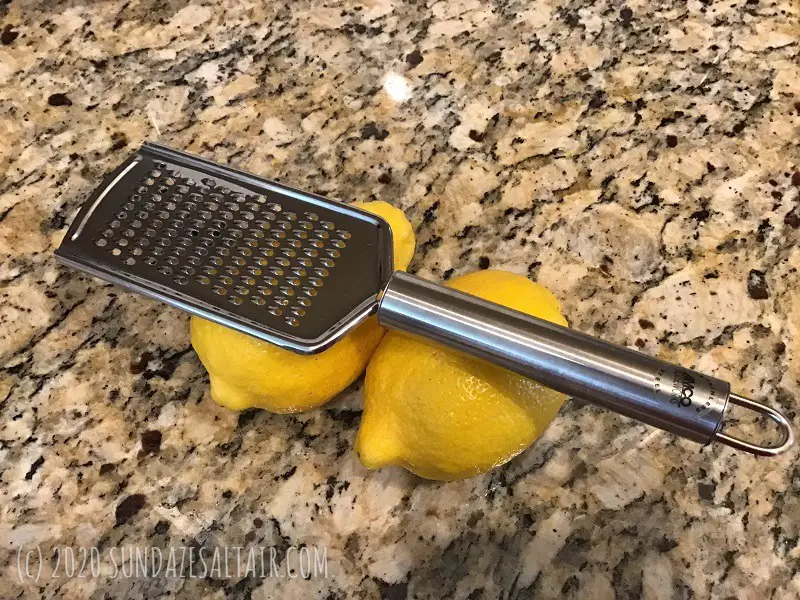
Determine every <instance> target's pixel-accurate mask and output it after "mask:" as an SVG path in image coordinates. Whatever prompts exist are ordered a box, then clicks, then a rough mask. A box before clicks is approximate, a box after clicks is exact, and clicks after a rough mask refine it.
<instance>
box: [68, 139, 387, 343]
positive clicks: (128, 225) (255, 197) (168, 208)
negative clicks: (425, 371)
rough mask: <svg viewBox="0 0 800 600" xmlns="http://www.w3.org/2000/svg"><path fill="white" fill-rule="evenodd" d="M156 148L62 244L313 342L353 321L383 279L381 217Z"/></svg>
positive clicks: (107, 266)
mask: <svg viewBox="0 0 800 600" xmlns="http://www.w3.org/2000/svg"><path fill="white" fill-rule="evenodd" d="M157 151H161V152H162V153H163V149H160V148H156V149H155V152H157ZM152 153H154V150H153V149H152V148H150V147H148V146H146V147H145V148H143V150H142V151H140V153H139V155H138V156H137V157H135V158H134V159H132V162H130V163H128V164H126V165H123V166H122V167H120V169H119V170H118V172H117V173H116V174H115V175H116V176H117V180H116V182H115V183H114V181H113V180H112V187H111V190H110V192H108V193H106V194H105V195H104V194H103V192H102V191H101V190H102V189H103V187H104V186H102V187H101V190H98V192H99V195H98V193H97V192H96V196H97V197H99V198H100V200H99V203H98V200H97V198H94V202H92V200H91V199H90V202H88V203H87V207H84V209H83V210H82V214H79V215H78V217H77V218H76V222H75V224H74V225H73V227H72V228H71V229H70V232H68V240H69V242H70V243H73V244H74V246H75V248H68V247H66V245H65V246H62V248H61V249H60V250H59V253H61V254H64V255H65V256H67V255H68V254H70V253H71V251H74V250H76V249H78V247H80V249H82V250H83V251H84V256H83V257H82V259H83V260H86V259H91V261H92V262H93V263H95V265H97V266H100V267H101V268H102V270H110V271H112V272H113V273H115V274H117V275H123V276H127V278H129V279H130V280H131V281H134V282H137V281H138V282H139V283H140V284H141V283H142V282H143V281H146V282H149V284H156V285H157V286H158V288H159V289H160V290H161V292H162V293H163V291H164V290H168V291H169V293H170V294H172V295H174V296H175V299H176V300H178V301H185V300H187V299H188V300H190V301H196V302H199V303H200V304H202V305H204V307H205V309H207V310H211V311H212V312H214V313H215V314H217V315H220V314H222V315H224V314H226V313H227V314H228V315H229V316H235V317H236V318H237V319H238V320H241V321H242V322H244V323H247V324H251V323H252V322H255V323H258V324H260V325H262V326H263V327H265V328H266V329H268V330H272V331H275V332H283V333H284V334H285V335H287V336H289V337H293V338H298V339H305V340H312V339H316V338H319V337H320V336H324V335H325V333H326V332H327V331H328V330H330V329H331V328H332V327H333V328H336V327H340V326H342V324H341V323H340V321H341V320H342V319H346V317H347V315H348V314H350V313H351V312H352V311H353V310H355V309H357V308H358V307H359V306H360V305H361V304H363V303H364V302H365V301H368V300H369V299H370V298H373V299H374V296H375V294H376V293H377V291H378V290H379V289H380V288H381V284H382V279H383V278H384V277H385V276H386V274H385V273H383V272H382V271H383V270H384V268H385V267H386V265H384V264H382V262H381V261H380V260H379V256H378V254H377V252H379V250H380V247H381V246H382V245H384V246H385V243H386V240H384V239H382V237H385V233H386V232H385V231H382V228H381V223H382V222H381V221H380V220H379V219H377V220H376V219H374V218H370V217H366V216H365V215H362V214H360V213H357V212H356V211H353V210H352V209H347V208H346V207H344V205H340V204H338V203H334V202H331V201H327V200H324V199H320V198H317V197H314V196H308V195H305V194H302V193H300V192H296V191H294V190H290V189H288V188H281V187H280V186H276V185H275V184H273V183H271V182H266V181H263V180H257V179H255V178H253V177H251V176H247V175H245V174H240V173H237V172H234V171H231V170H228V169H225V168H224V167H220V166H218V165H213V164H212V163H206V162H205V161H197V159H194V158H193V157H189V156H188V155H182V154H177V156H178V157H179V158H182V159H183V161H181V162H183V163H185V162H187V161H192V164H189V165H187V164H179V163H178V162H177V161H175V160H168V159H170V158H174V157H173V156H167V157H160V156H152V155H151V154H152ZM209 171H216V172H211V173H209ZM119 173H122V176H121V178H120V175H119ZM92 204H96V205H95V206H94V207H92ZM347 211H350V212H351V213H352V214H347ZM84 213H85V214H84ZM384 226H385V224H384ZM73 230H74V231H73ZM389 243H390V240H389ZM87 245H90V246H91V248H92V250H91V252H90V253H89V254H88V255H87V254H85V251H86V247H87ZM78 254H80V252H79V253H78ZM73 259H74V258H73ZM95 274H98V273H95ZM99 275H100V276H103V275H102V273H100V274H99ZM140 291H142V290H140ZM162 299H163V298H162ZM184 308H187V307H185V306H184ZM206 316H207V315H206Z"/></svg>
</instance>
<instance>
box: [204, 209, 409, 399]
mask: <svg viewBox="0 0 800 600" xmlns="http://www.w3.org/2000/svg"><path fill="white" fill-rule="evenodd" d="M353 204H354V206H357V207H359V208H361V209H363V210H366V211H368V212H371V213H374V214H377V215H379V216H381V217H383V218H384V219H385V220H386V221H387V222H388V223H389V225H390V227H391V229H392V239H393V242H394V267H395V269H399V270H402V269H405V268H406V267H407V266H408V263H409V262H410V261H411V257H412V255H413V254H414V231H413V229H412V228H411V224H410V223H409V222H408V220H407V219H406V217H405V215H404V214H403V212H402V211H401V210H399V209H397V208H394V207H393V206H391V205H390V204H387V203H386V202H365V203H353ZM190 333H191V340H192V346H194V349H195V351H196V352H197V355H198V356H199V357H200V361H201V362H202V363H203V365H204V366H205V367H206V370H208V375H209V379H210V381H211V397H212V398H213V399H214V401H215V402H217V403H218V404H221V405H222V406H225V407H227V408H230V409H233V410H243V409H245V408H252V407H258V408H264V409H267V410H270V411H272V412H277V413H292V412H302V411H305V410H310V409H312V408H315V407H317V406H320V405H321V404H324V403H325V402H327V401H328V400H330V399H331V398H333V397H334V396H335V395H336V394H338V393H339V392H341V391H342V390H343V389H344V388H346V387H347V386H348V385H350V384H351V383H352V382H353V381H355V379H356V378H357V377H358V376H359V375H360V374H361V373H362V372H363V371H364V368H365V367H366V365H367V361H369V358H370V356H371V355H372V353H373V352H374V351H375V348H376V347H377V346H378V344H379V343H380V341H381V338H382V337H383V334H384V333H385V330H384V329H383V328H381V327H379V326H378V321H377V319H376V318H375V317H371V318H369V319H367V320H366V321H365V322H364V323H362V324H361V325H359V326H358V327H356V328H355V329H354V330H353V331H352V332H350V333H349V334H347V335H346V336H345V337H344V338H342V339H341V340H339V341H338V342H337V343H335V344H334V345H333V346H331V347H330V348H329V349H327V350H325V351H323V352H320V353H319V354H313V355H308V356H303V355H300V354H295V353H294V352H291V351H289V350H284V349H282V348H278V347H277V346H275V345H273V344H270V343H268V342H264V341H262V340H259V339H257V338H254V337H252V336H249V335H246V334H244V333H239V332H238V331H234V330H233V329H229V328H228V327H223V326H222V325H217V324H216V323H212V322H211V321H207V320H205V319H201V318H199V317H192V319H191V325H190Z"/></svg>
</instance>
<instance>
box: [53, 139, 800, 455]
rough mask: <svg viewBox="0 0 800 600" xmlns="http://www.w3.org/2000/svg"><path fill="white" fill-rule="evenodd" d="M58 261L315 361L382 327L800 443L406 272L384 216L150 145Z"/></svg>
mask: <svg viewBox="0 0 800 600" xmlns="http://www.w3.org/2000/svg"><path fill="white" fill-rule="evenodd" d="M56 256H57V258H58V259H59V260H60V261H61V262H62V263H64V264H66V265H69V266H71V267H75V268H76V269H80V270H82V271H85V272H86V273H89V274H91V275H94V276H97V277H99V278H101V279H105V280H107V281H110V282H114V283H117V284H119V285H121V286H124V287H126V288H128V289H130V290H133V291H135V292H139V293H142V294H145V295H147V296H150V297H152V298H155V299H157V300H161V301H163V302H166V303H167V304H170V305H172V306H176V307H178V308H180V309H183V310H186V311H188V312H189V313H192V314H195V315H199V316H201V317H203V318H206V319H210V320H212V321H215V322H217V323H220V324H222V325H226V326H228V327H232V328H234V329H236V330H239V331H241V332H244V333H247V334H250V335H253V336H256V337H258V338H260V339H262V340H265V341H267V342H270V343H272V344H276V345H278V346H281V347H283V348H285V349H287V350H291V351H293V352H298V353H301V354H313V353H317V352H321V351H322V350H325V349H326V348H328V347H330V346H331V345H332V344H334V343H335V342H336V341H337V340H338V339H340V338H341V337H342V336H343V335H345V334H346V333H347V332H348V331H349V330H351V329H352V328H353V327H355V326H356V325H358V324H359V323H360V322H361V321H363V320H364V319H365V318H367V317H368V316H369V315H371V314H374V313H376V312H377V315H378V320H379V322H380V324H381V325H383V326H384V327H389V328H394V329H399V330H402V331H404V332H407V333H410V334H413V335H417V336H422V337H424V338H427V339H429V340H432V341H434V342H438V343H440V344H444V345H446V346H449V347H451V348H455V349H457V350H459V351H462V352H465V353H467V354H470V355H473V356H476V357H478V358H481V359H484V360H487V361H490V362H492V363H494V364H497V365H500V366H502V367H504V368H506V369H509V370H511V371H514V372H516V373H519V374H521V375H523V376H525V377H529V378H531V379H534V380H536V381H538V382H540V383H542V384H543V385H546V386H548V387H551V388H553V389H555V390H558V391H560V392H563V393H565V394H568V395H570V396H574V397H577V398H581V399H583V400H586V401H588V402H591V403H594V404H597V405H599V406H602V407H604V408H607V409H609V410H612V411H615V412H617V413H620V414H623V415H625V416H628V417H631V418H633V419H637V420H639V421H641V422H644V423H647V424H649V425H653V426H655V427H659V428H661V429H664V430H666V431H669V432H671V433H673V434H676V435H679V436H682V437H685V438H688V439H690V440H693V441H695V442H699V443H701V444H707V443H709V442H712V441H718V442H721V443H723V444H726V445H728V446H731V447H733V448H736V449H739V450H743V451H746V452H750V453H752V454H757V455H762V456H773V455H777V454H780V453H781V452H784V451H786V450H787V449H788V448H789V447H790V446H791V445H792V443H793V438H794V436H793V432H792V428H791V425H790V423H789V421H788V420H787V418H786V417H785V416H784V415H783V414H781V413H780V412H779V411H777V410H775V409H773V408H771V407H769V406H766V405H764V404H761V403H759V402H755V401H753V400H751V399H748V398H746V397H743V396H740V395H738V394H734V393H732V392H731V391H730V385H729V384H728V383H726V382H724V381H722V380H720V379H717V378H715V377H711V376H709V375H704V374H702V373H699V372H697V371H694V370H692V369H687V368H684V367H681V366H678V365H674V364H670V363H667V362H664V361H662V360H659V359H657V358H653V357H651V356H648V355H645V354H642V353H640V352H636V351H633V350H630V349H627V348H623V347H619V346H614V345H612V344H609V343H607V342H604V341H601V340H599V339H596V338H593V337H590V336H588V335H585V334H583V333H579V332H577V331H573V330H571V329H568V328H566V327H561V326H559V325H554V324H552V323H549V322H546V321H543V320H540V319H537V318H534V317H531V316H528V315H524V314H522V313H518V312H516V311H513V310H510V309H507V308H504V307H502V306H499V305H496V304H493V303H491V302H487V301H484V300H482V299H478V298H475V297H473V296H469V295H467V294H464V293H461V292H458V291H455V290H452V289H449V288H446V287H443V286H441V285H438V284H435V283H432V282H429V281H425V280H423V279H421V278H419V277H416V276H414V275H410V274H408V273H404V272H396V273H393V272H392V232H391V229H390V227H389V225H388V224H387V223H386V222H385V221H383V220H382V219H381V218H379V217H377V216H375V215H372V214H369V213H366V212H364V211H361V210H358V209H356V208H354V207H351V206H348V205H347V204H343V203H340V202H336V201H331V200H328V199H326V198H323V197H320V196H317V195H314V194H310V193H306V192H301V191H298V190H295V189H292V188H290V187H287V186H285V185H282V184H280V183H276V182H274V181H269V180H266V179H262V178H260V177H256V176H254V175H250V174H247V173H244V172H242V171H238V170H234V169H231V168H229V167H226V166H223V165H219V164H216V163H213V162H210V161H208V160H204V159H202V158H199V157H197V156H192V155H189V154H186V153H184V152H180V151H177V150H173V149H170V148H167V147H164V146H160V145H156V144H150V143H146V144H145V145H144V146H142V148H141V149H140V150H139V151H138V152H136V153H135V154H134V155H133V156H131V157H129V158H128V159H127V160H126V161H125V162H124V163H123V164H122V165H120V166H119V167H118V168H117V169H116V170H115V171H114V172H113V173H111V174H110V175H108V176H107V177H106V179H105V180H104V182H103V183H102V185H101V186H100V187H99V188H97V189H96V190H95V191H94V192H93V193H92V195H91V196H90V197H89V199H88V200H87V201H86V203H85V204H84V205H83V207H82V208H81V210H80V211H79V213H78V215H77V216H76V218H75V220H74V222H73V223H72V225H71V227H70V228H69V230H68V232H67V234H66V237H65V238H64V241H63V243H62V244H61V247H60V248H59V249H58V250H57V251H56ZM729 404H737V405H739V406H742V407H744V408H746V409H749V410H752V411H755V412H757V413H759V414H761V415H764V416H766V417H768V418H769V419H771V420H773V421H774V422H775V423H776V424H777V425H778V428H779V430H780V439H779V440H778V441H777V442H776V443H775V444H772V445H762V444H757V443H753V442H751V441H746V440H743V439H740V438H737V437H734V436H732V435H730V434H727V433H725V422H724V421H725V419H724V417H725V413H726V409H727V407H728V405H729Z"/></svg>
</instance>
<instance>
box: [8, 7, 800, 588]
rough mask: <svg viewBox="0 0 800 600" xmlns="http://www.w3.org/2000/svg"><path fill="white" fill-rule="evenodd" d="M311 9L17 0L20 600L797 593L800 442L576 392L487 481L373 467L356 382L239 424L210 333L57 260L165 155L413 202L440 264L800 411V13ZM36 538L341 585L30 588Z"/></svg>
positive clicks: (15, 342) (13, 520) (226, 582)
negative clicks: (504, 284)
mask: <svg viewBox="0 0 800 600" xmlns="http://www.w3.org/2000/svg"><path fill="white" fill-rule="evenodd" d="M286 4H287V5H286V6H283V3H278V2H260V1H255V0H223V1H221V2H189V1H187V0H174V1H173V0H165V1H159V2H156V1H144V0H142V1H137V0H131V1H129V2H124V3H123V2H122V1H111V0H102V1H100V0H98V1H95V2H81V1H78V0H65V1H62V2H56V1H38V2H37V1H35V0H11V1H10V2H9V1H8V0H5V1H4V2H0V15H2V29H1V31H0V34H1V35H0V41H1V42H2V45H0V131H2V139H3V143H2V144H0V166H2V170H3V172H4V176H3V178H2V181H0V302H1V303H2V304H1V305H0V306H2V310H1V311H0V366H2V369H1V370H0V400H2V402H1V403H0V414H1V415H2V420H1V421H0V457H1V458H0V460H1V461H2V462H0V506H1V507H2V508H1V509H0V510H1V516H0V538H1V539H0V542H2V544H3V545H2V550H0V556H2V560H3V564H4V571H3V577H2V580H1V581H0V595H2V596H3V597H4V598H11V597H14V598H16V597H20V598H34V597H48V598H50V597H66V598H88V597H92V598H123V597H125V598H135V597H147V598H155V597H161V596H166V595H167V594H170V597H177V598H198V597H201V595H203V594H205V595H207V596H208V597H211V598H252V599H264V598H285V599H288V598H321V599H323V598H324V599H328V600H334V599H339V598H378V597H383V598H391V599H392V600H399V599H402V598H420V599H421V598H426V599H427V598H436V599H439V598H469V599H470V600H478V599H483V598H486V599H489V598H534V597H535V598H555V597H558V598H593V599H598V600H605V599H610V598H617V599H632V598H640V597H642V598H648V599H651V598H652V599H656V598H657V599H667V598H670V599H671V598H737V599H748V598H758V599H765V598H774V599H789V598H797V597H798V596H800V573H798V565H800V563H799V562H798V559H800V547H799V546H798V539H799V538H800V502H798V492H800V471H798V468H797V456H798V454H797V452H796V451H795V452H791V453H789V454H788V455H786V456H783V457H781V458H779V459H775V460H758V459H755V458H751V457H748V456H744V455H741V454H736V453H734V452H733V451H731V450H728V449H724V448H721V447H714V448H705V449H701V448H699V447H698V446H695V445H693V444H691V443H689V442H684V441H680V440H676V439H675V438H673V437H671V436H669V435H667V434H662V433H660V432H657V431H655V430H652V429H648V428H646V427H644V426H640V425H634V424H632V423H630V422H628V421H625V420H623V419H621V418H618V417H616V416H614V415H609V414H604V413H601V412H600V411H599V410H596V409H594V408H591V407H589V406H586V405H583V404H581V403H578V402H572V403H570V404H569V405H568V406H566V407H565V408H564V409H563V410H562V413H561V415H560V416H559V418H557V420H556V421H555V422H554V423H553V425H552V426H551V428H550V429H549V430H548V431H547V433H546V435H545V436H544V438H543V439H541V440H540V441H539V442H538V443H537V445H535V447H533V448H532V449H530V450H529V451H527V452H525V453H524V454H523V455H521V456H520V457H518V458H517V459H515V460H514V461H512V462H511V463H510V464H509V465H507V466H506V467H504V468H501V469H499V470H497V471H495V472H493V473H491V474H488V475H486V476H483V477H478V478H475V479H472V480H469V481H464V482H460V483H451V484H433V483H429V482H424V481H422V480H419V479H416V478H414V477H412V476H410V475H408V474H406V473H404V472H402V471H399V470H398V471H392V470H385V471H382V472H378V473H370V472H367V471H366V470H364V469H363V468H362V467H361V466H360V465H359V464H358V462H357V460H356V459H355V456H354V453H353V452H352V444H353V440H354V436H355V432H356V429H357V426H358V421H359V410H360V409H359V405H360V391H359V389H358V385H356V386H355V388H354V389H353V390H351V391H350V392H349V393H347V394H345V395H344V397H343V398H341V399H340V400H337V401H336V402H334V403H333V404H331V405H330V406H329V407H328V408H327V409H326V410H323V411H319V412H315V413H312V414H308V415H302V416H272V415H269V414H267V413H263V412H253V413H250V412H248V413H243V414H240V415H237V414H233V413H230V412H226V411H225V410H223V409H221V408H219V407H217V406H216V405H215V404H214V403H213V402H211V401H210V399H209V398H208V393H207V383H208V382H207V378H206V375H205V373H204V371H203V369H202V367H201V366H200V365H199V363H198V360H197V358H196V356H195V355H194V353H193V352H192V351H191V349H190V347H189V344H188V336H187V319H186V317H185V316H184V315H182V314H179V313H178V312H175V311H173V310H170V309H167V308H165V307H163V306H160V305H157V304H155V303H153V302H150V301H147V300H143V299H141V298H137V297H134V296H132V295H129V294H127V293H124V292H122V291H120V290H119V289H117V288H114V287H110V286H106V285H103V284H101V283H99V282H97V281H93V280H90V279H88V278H86V277H83V276H80V275H78V274H77V273H75V272H72V271H70V270H68V269H65V268H60V267H58V266H57V265H56V264H55V262H54V261H53V258H52V251H53V249H54V248H55V247H56V245H57V244H58V241H59V239H60V236H62V235H63V233H64V231H65V227H66V225H67V224H68V223H69V220H70V219H71V216H72V215H73V214H74V211H75V210H76V209H77V207H78V206H79V204H80V203H81V202H82V200H83V199H84V198H85V197H86V194H87V193H88V192H89V191H90V190H91V188H92V187H93V186H94V185H95V184H96V183H97V182H98V181H99V178H100V177H101V176H102V174H103V173H104V172H106V171H107V170H108V169H110V168H112V167H113V166H115V165H116V164H118V163H119V162H120V161H121V160H122V159H123V158H124V157H125V156H126V155H127V153H128V152H130V151H131V150H132V149H134V148H135V147H136V146H137V145H138V144H139V143H141V142H142V141H143V140H145V139H151V140H159V141H162V142H164V143H167V144H170V145H172V146H175V147H178V148H184V149H187V150H189V151H192V152H196V153H200V154H203V155H205V156H207V157H209V158H212V159H215V160H218V161H222V162H228V163H231V164H233V165H236V166H239V167H241V168H244V169H248V170H251V171H254V172H257V173H260V174H263V175H266V176H270V177H276V178H280V179H281V180H282V181H286V182H289V183H291V184H293V185H295V186H297V187H303V188H306V189H309V190H312V191H315V192H320V193H323V194H326V195H330V196H333V197H337V198H342V199H362V200H366V199H370V198H377V199H382V200H387V201H388V202H391V203H393V204H395V205H396V206H399V207H401V208H403V209H404V210H405V211H406V213H407V215H408V216H409V218H410V219H411V220H412V221H413V223H414V225H415V227H416V230H417V234H418V239H419V242H420V245H419V251H418V253H417V259H416V261H415V263H414V264H413V265H412V267H413V268H415V269H417V270H418V271H419V272H420V273H421V274H423V275H426V276H428V277H431V278H435V279H436V278H438V279H441V278H446V277H448V276H451V275H454V274H458V273H463V272H466V271H469V270H472V269H475V268H478V267H479V266H481V265H483V266H486V265H487V264H491V266H492V267H498V268H505V269H510V270H513V271H517V272H520V273H526V274H529V275H530V276H531V277H532V278H535V279H538V281H540V282H542V283H544V284H546V285H547V286H549V287H550V288H551V289H552V290H553V291H554V292H555V293H556V295H557V296H558V297H559V298H560V300H561V301H562V303H563V306H564V309H565V314H566V315H567V317H568V318H569V320H570V322H571V324H572V326H573V327H575V328H578V329H581V330H584V331H589V332H594V333H597V334H600V335H602V336H604V337H605V338H607V339H609V340H612V341H615V342H619V343H623V344H627V345H631V346H634V345H635V346H638V347H640V348H643V349H645V350H646V351H648V352H652V353H659V354H660V355H662V356H664V357H668V358H671V359H674V360H678V361H680V362H683V363H684V364H687V365H691V366H696V367H697V368H699V369H701V370H705V371H708V372H711V373H713V374H716V375H718V376H720V377H723V378H730V379H732V380H737V381H739V382H740V383H739V384H738V386H737V387H738V390H739V391H740V392H743V393H748V394H753V395H755V396H758V397H761V398H767V399H769V400H770V401H771V402H774V403H775V404H776V405H779V406H782V407H783V408H784V409H785V410H786V411H787V412H788V413H789V414H790V415H791V416H792V418H793V419H794V422H795V424H800V418H798V416H797V400H796V397H797V395H798V387H799V386H798V378H800V300H798V294H797V290H798V283H800V274H798V267H800V249H798V245H797V243H798V240H799V239H800V230H799V229H798V228H800V208H799V207H798V192H800V174H799V173H798V171H800V146H798V140H800V135H798V134H799V132H800V55H799V53H800V43H798V40H799V39H800V7H799V6H798V4H797V3H796V2H792V1H791V0H780V1H768V0H746V1H745V0H738V1H716V0H713V1H712V0H706V1H696V0H690V1H689V2H679V1H665V0H661V1H657V0H630V1H629V2H628V3H627V4H622V3H619V2H609V1H604V0H601V1H598V2H580V1H566V0H564V1H559V0H535V1H531V2H522V1H515V0H500V1H498V2H495V3H493V4H489V3H482V2H478V1H477V0H474V1H472V0H466V1H442V2H431V3H428V4H424V3H402V2H399V1H393V0H369V1H367V2H364V3H352V4H351V3H349V2H340V3H333V2H330V3H314V4H312V3H309V2H295V3H286ZM389 73H395V74H397V75H399V76H401V77H402V78H405V79H404V80H401V79H399V78H397V77H394V78H391V79H390V81H391V82H393V86H390V87H391V89H392V91H393V93H395V94H397V91H398V90H397V89H396V88H397V87H400V88H401V89H400V90H399V92H405V93H407V95H408V98H407V99H406V100H405V101H403V102H398V101H396V100H393V99H392V98H391V97H390V95H389V94H388V93H387V91H386V89H385V88H384V81H385V77H386V75H387V74H389ZM403 81H405V82H406V83H407V89H402V88H403V86H402V85H400V86H397V83H398V82H399V83H400V84H402V83H403ZM20 544H23V545H25V547H26V548H27V547H31V546H33V545H36V544H40V545H41V547H42V548H44V549H45V550H47V549H48V548H52V547H53V546H54V545H57V544H60V545H73V546H76V545H83V546H88V545H98V546H100V547H101V548H109V547H114V546H123V545H131V544H138V545H150V546H158V547H161V548H167V547H169V546H177V545H194V546H195V547H200V546H204V547H215V546H224V545H228V546H237V545H245V546H246V545H271V546H275V547H278V548H279V550H280V549H285V548H286V547H288V546H291V545H300V544H307V545H309V546H311V545H317V546H319V547H327V557H328V567H329V573H328V578H327V579H324V578H311V579H309V580H307V581H302V580H297V579H263V580H262V579H260V578H252V577H251V578H245V579H235V578H234V579H224V578H206V579H201V580H185V579H180V578H171V579H165V578H163V577H162V578H156V579H138V580H110V579H108V578H103V577H100V578H94V579H93V578H89V579H72V580H69V581H64V580H63V579H62V580H58V581H53V580H48V581H41V582H40V583H39V584H33V583H30V582H26V583H24V584H22V583H20V582H19V580H18V578H17V556H18V555H17V553H16V549H17V548H18V547H19V545H20ZM283 551H284V550H281V552H283ZM279 559H280V556H279Z"/></svg>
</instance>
